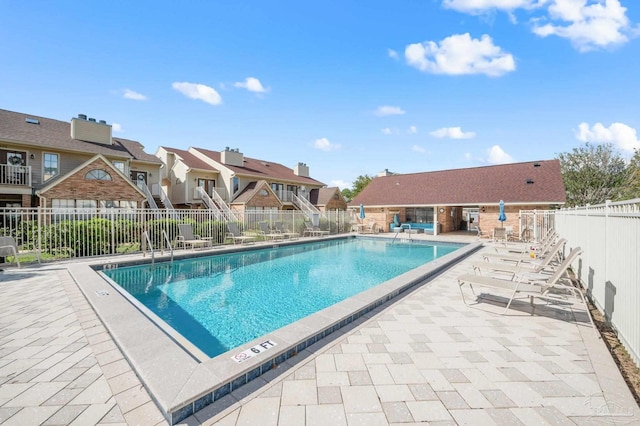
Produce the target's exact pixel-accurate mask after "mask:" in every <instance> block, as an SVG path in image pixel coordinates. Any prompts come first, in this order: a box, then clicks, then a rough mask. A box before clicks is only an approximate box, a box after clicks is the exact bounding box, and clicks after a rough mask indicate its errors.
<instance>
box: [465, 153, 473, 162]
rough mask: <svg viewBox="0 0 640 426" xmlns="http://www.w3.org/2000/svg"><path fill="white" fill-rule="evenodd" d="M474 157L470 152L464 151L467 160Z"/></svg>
mask: <svg viewBox="0 0 640 426" xmlns="http://www.w3.org/2000/svg"><path fill="white" fill-rule="evenodd" d="M472 158H473V156H472V155H471V153H470V152H465V153H464V159H465V160H471V159H472Z"/></svg>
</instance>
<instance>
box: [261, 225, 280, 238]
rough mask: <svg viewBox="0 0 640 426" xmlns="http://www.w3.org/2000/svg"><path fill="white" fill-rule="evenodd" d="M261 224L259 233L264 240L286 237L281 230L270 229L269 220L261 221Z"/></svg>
mask: <svg viewBox="0 0 640 426" xmlns="http://www.w3.org/2000/svg"><path fill="white" fill-rule="evenodd" d="M258 225H259V226H260V232H259V235H260V236H261V237H262V238H264V240H265V241H266V240H282V239H284V235H282V233H281V232H277V231H272V230H271V229H269V224H268V223H267V222H260V223H259V224H258Z"/></svg>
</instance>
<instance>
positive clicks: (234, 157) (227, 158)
mask: <svg viewBox="0 0 640 426" xmlns="http://www.w3.org/2000/svg"><path fill="white" fill-rule="evenodd" d="M220 162H221V163H222V164H224V165H227V166H236V167H244V155H243V154H242V153H241V152H240V150H239V149H238V148H236V149H229V147H226V148H225V149H224V151H222V152H221V153H220Z"/></svg>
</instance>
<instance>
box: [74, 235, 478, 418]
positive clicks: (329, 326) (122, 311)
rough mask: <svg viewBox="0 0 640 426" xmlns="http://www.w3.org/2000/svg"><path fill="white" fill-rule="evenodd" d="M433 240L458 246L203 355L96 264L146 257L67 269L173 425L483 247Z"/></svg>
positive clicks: (96, 262) (259, 246)
mask: <svg viewBox="0 0 640 426" xmlns="http://www.w3.org/2000/svg"><path fill="white" fill-rule="evenodd" d="M344 238H353V236H337V237H325V238H319V239H305V240H297V241H294V242H284V243H282V242H278V243H277V244H273V243H268V244H256V245H252V246H240V247H233V248H229V249H222V250H221V249H214V250H206V251H205V250H202V251H198V252H195V253H194V252H191V251H190V252H188V253H185V254H183V255H179V254H177V255H175V257H174V258H175V259H181V258H185V257H193V256H209V255H214V254H221V253H229V252H237V251H247V250H255V249H264V248H270V247H273V246H284V245H288V244H304V243H309V242H315V241H327V240H330V239H344ZM433 242H434V243H438V244H445V245H446V244H454V245H459V246H460V248H459V249H458V250H456V251H455V252H452V253H449V254H447V255H445V256H443V257H441V258H439V259H436V260H435V261H433V262H429V263H428V264H424V265H422V266H419V267H418V268H415V269H413V270H411V271H409V272H406V273H404V274H402V275H400V276H398V277H395V278H393V279H391V280H389V281H386V282H384V283H382V284H380V285H378V286H376V287H374V288H371V289H369V290H366V291H364V292H362V293H359V294H357V295H355V296H353V297H351V298H349V299H347V300H344V301H342V302H339V303H337V304H335V305H333V306H330V307H328V308H326V309H324V310H322V311H320V312H317V313H315V314H312V315H310V316H308V317H306V318H303V319H301V320H299V321H296V322H294V323H292V324H290V325H288V326H285V327H282V328H280V329H278V330H275V331H274V332H272V333H268V334H267V335H265V336H262V337H260V338H258V339H255V340H253V341H251V342H248V343H246V344H244V345H242V346H240V347H238V348H235V349H233V350H232V351H230V352H227V353H225V354H222V355H219V356H217V357H215V358H210V359H206V360H204V361H198V359H199V358H200V357H198V356H194V355H193V354H191V353H189V352H187V351H186V350H185V347H189V344H188V342H186V341H180V338H181V336H175V335H170V334H168V333H167V332H166V331H165V330H163V329H161V328H160V327H159V326H158V325H157V324H155V323H153V322H152V321H150V320H149V318H148V317H147V316H145V315H144V314H143V313H142V312H141V311H140V310H139V308H138V307H136V306H135V305H134V304H132V303H131V302H130V301H129V300H127V298H125V297H124V296H123V295H122V294H120V293H119V292H118V291H116V290H115V289H114V288H113V287H112V286H111V285H110V284H109V283H108V282H107V281H106V280H105V279H103V277H102V276H98V275H97V273H96V271H95V269H94V268H96V267H102V266H105V265H106V267H109V266H108V265H110V264H111V265H114V264H115V265H118V264H122V265H124V264H140V263H149V262H150V259H146V260H144V261H142V262H141V261H134V262H125V261H122V260H120V259H112V260H110V261H107V262H105V261H104V260H93V261H91V262H86V263H82V264H73V265H69V267H68V270H69V272H70V273H71V275H72V276H73V278H74V280H75V281H76V283H77V285H78V287H79V288H80V289H81V290H82V292H83V293H84V294H85V297H86V298H87V299H88V300H89V302H90V304H91V305H92V307H93V308H94V310H95V311H96V312H97V313H98V315H99V317H100V319H101V320H102V322H103V323H104V325H105V327H106V328H107V330H108V331H109V333H110V334H111V336H112V338H113V340H114V341H115V342H116V344H117V345H118V346H119V347H120V349H121V350H122V352H123V354H124V355H125V357H126V358H127V360H128V361H129V363H130V364H131V365H132V367H133V369H134V370H135V372H136V374H137V375H138V376H139V377H140V378H141V380H142V382H143V384H144V386H145V387H146V388H147V390H148V391H149V393H150V394H151V396H152V398H153V399H154V400H155V402H156V404H157V405H158V407H159V408H160V410H161V411H162V413H163V415H164V416H165V417H166V418H167V420H168V421H169V423H170V424H174V423H176V422H179V421H181V420H183V419H185V418H187V417H189V416H190V415H192V414H193V413H195V412H197V411H199V410H200V409H202V408H204V407H206V406H207V405H209V404H211V403H213V402H214V401H217V400H219V399H221V398H222V397H224V396H226V395H227V394H229V393H230V392H231V391H234V390H235V389H237V388H239V387H240V386H242V385H244V384H246V383H248V382H250V381H251V380H253V379H255V378H257V377H259V376H260V375H262V374H266V373H268V372H269V371H271V370H273V369H274V368H275V367H276V366H277V365H279V364H281V363H283V362H284V361H285V360H287V359H289V358H291V357H293V356H295V355H296V354H299V353H301V352H303V351H304V350H305V349H306V348H307V347H309V346H311V345H312V344H314V343H315V342H316V341H317V340H320V339H321V338H323V337H325V336H327V335H329V334H331V333H333V332H336V331H337V330H338V329H340V328H341V327H343V326H345V325H347V324H350V323H351V322H352V321H354V320H356V319H358V318H359V317H361V316H363V315H365V314H366V313H368V312H370V311H372V310H373V309H375V308H376V307H378V306H380V305H382V304H384V303H385V302H387V301H389V300H391V299H393V298H395V297H396V296H398V295H400V294H401V293H403V292H404V291H406V290H408V289H410V288H412V287H414V286H416V285H418V284H422V283H425V282H427V281H428V280H429V279H431V278H433V277H434V276H435V275H437V274H439V273H440V272H442V271H443V270H445V269H447V268H448V267H449V266H451V265H452V264H454V263H456V262H458V261H459V260H461V259H463V258H465V257H466V256H468V255H470V254H471V253H473V252H475V251H476V250H478V249H479V248H480V247H482V244H481V243H479V242H476V243H472V244H468V243H465V242H461V243H443V242H441V241H433ZM168 257H169V256H168V255H166V256H162V257H158V260H168ZM81 283H82V284H81ZM265 341H272V342H275V343H276V344H277V345H276V346H274V347H271V348H269V349H268V350H265V351H263V352H261V353H259V354H257V355H256V356H254V357H252V358H249V359H248V360H246V361H244V362H242V363H237V362H235V361H234V360H232V359H231V355H232V354H237V353H240V352H243V351H245V350H248V349H250V348H252V347H254V346H256V345H259V344H260V343H263V342H265Z"/></svg>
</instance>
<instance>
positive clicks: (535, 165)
mask: <svg viewBox="0 0 640 426" xmlns="http://www.w3.org/2000/svg"><path fill="white" fill-rule="evenodd" d="M540 166H541V164H540V163H533V167H540Z"/></svg>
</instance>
